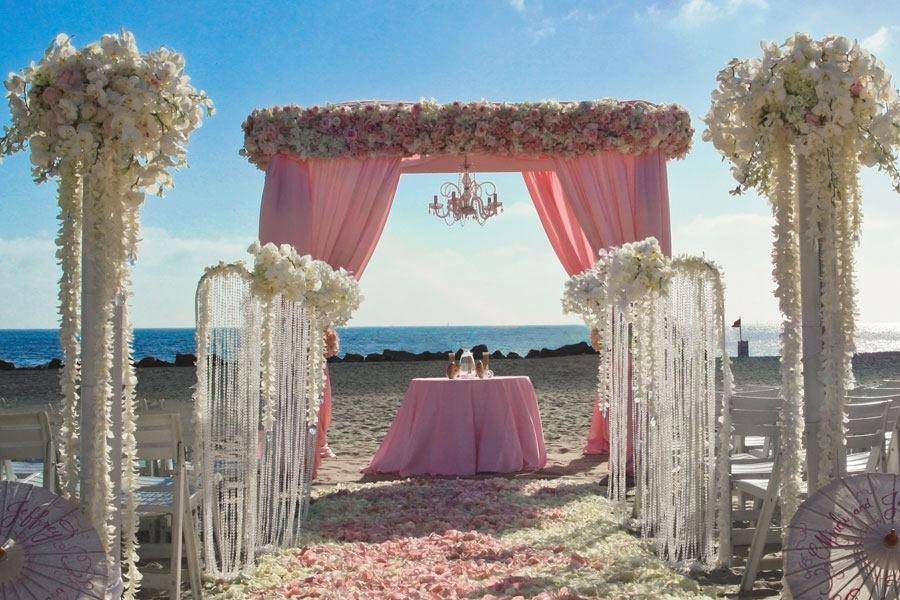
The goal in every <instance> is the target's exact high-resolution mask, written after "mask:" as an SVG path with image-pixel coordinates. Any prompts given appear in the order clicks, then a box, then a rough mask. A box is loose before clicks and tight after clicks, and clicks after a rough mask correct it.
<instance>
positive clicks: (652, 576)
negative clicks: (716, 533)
mask: <svg viewBox="0 0 900 600" xmlns="http://www.w3.org/2000/svg"><path fill="white" fill-rule="evenodd" d="M599 492H600V489H599V488H598V487H597V485H596V484H587V483H565V482H560V481H553V482H548V481H534V480H530V481H526V480H509V479H499V478H498V479H482V480H407V481H402V482H389V483H375V484H351V485H349V486H345V487H340V488H338V489H337V490H336V491H331V492H328V493H323V494H322V495H320V496H319V497H318V498H317V499H316V501H315V502H314V503H313V505H312V507H311V508H310V519H309V528H308V529H307V530H306V531H304V532H303V533H302V536H303V537H302V539H301V540H300V542H301V544H300V547H298V548H294V549H290V550H283V551H280V552H277V553H273V554H268V555H265V556H263V557H261V559H260V560H259V562H258V565H257V567H256V568H255V569H254V570H253V571H251V572H250V573H249V574H248V575H246V576H243V577H242V578H240V579H238V580H235V581H232V582H230V583H218V584H216V585H214V587H213V589H212V590H211V591H210V592H211V593H210V596H211V597H213V598H234V599H241V598H247V599H263V598H333V599H338V598H340V599H342V600H350V599H363V598H365V599H378V598H391V599H394V598H396V599H416V598H421V599H425V598H428V599H431V598H482V599H496V600H499V599H503V598H509V599H514V598H523V599H524V598H536V599H545V600H549V599H558V600H575V599H581V598H700V597H708V596H710V595H712V592H711V591H707V592H706V593H704V591H703V590H701V588H700V587H699V586H698V584H697V583H696V582H694V581H692V580H690V579H687V578H686V577H683V576H681V575H679V574H678V573H676V572H674V571H672V570H671V569H669V568H668V567H666V566H665V565H664V564H663V563H662V562H661V561H660V560H658V559H657V558H655V557H654V556H653V555H652V554H651V553H650V551H649V548H648V547H647V546H645V545H644V543H643V542H641V541H640V540H638V539H637V538H635V537H633V536H631V535H629V534H627V533H625V532H622V531H621V530H619V528H618V520H617V518H616V516H615V508H614V505H613V504H612V503H611V502H610V501H608V500H607V499H605V498H603V497H602V496H601V495H600V494H599Z"/></svg>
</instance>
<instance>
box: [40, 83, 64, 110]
mask: <svg viewBox="0 0 900 600" xmlns="http://www.w3.org/2000/svg"><path fill="white" fill-rule="evenodd" d="M61 98H62V92H61V91H60V90H59V88H57V87H53V86H52V85H51V86H50V87H48V88H47V89H45V90H44V91H43V93H41V99H42V100H43V101H44V102H46V103H47V106H49V107H51V108H52V107H54V106H56V104H57V103H58V102H59V101H60V99H61Z"/></svg>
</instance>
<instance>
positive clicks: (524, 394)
mask: <svg viewBox="0 0 900 600" xmlns="http://www.w3.org/2000/svg"><path fill="white" fill-rule="evenodd" d="M545 464H547V451H546V449H545V448H544V432H543V429H542V427H541V413H540V411H539V410H538V405H537V398H536V397H535V395H534V387H532V385H531V380H530V379H529V378H528V377H494V378H491V379H455V380H449V379H445V378H433V379H413V380H412V382H410V384H409V389H408V390H407V391H406V397H405V398H404V399H403V404H402V405H401V406H400V410H398V411H397V416H396V417H395V418H394V422H393V423H392V424H391V428H390V430H389V431H388V433H387V435H386V436H385V438H384V441H383V442H381V446H380V447H379V448H378V452H376V453H375V457H374V458H373V459H372V462H371V463H369V466H368V467H366V468H365V469H363V472H365V473H399V474H400V475H403V476H406V475H474V474H475V473H483V472H490V473H511V472H514V471H523V470H537V469H540V468H542V467H543V466H544V465H545Z"/></svg>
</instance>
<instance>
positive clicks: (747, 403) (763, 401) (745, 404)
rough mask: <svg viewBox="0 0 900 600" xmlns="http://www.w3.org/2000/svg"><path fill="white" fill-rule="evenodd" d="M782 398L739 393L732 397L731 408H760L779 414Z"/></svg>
mask: <svg viewBox="0 0 900 600" xmlns="http://www.w3.org/2000/svg"><path fill="white" fill-rule="evenodd" d="M781 403H782V399H781V398H779V397H778V396H772V395H759V396H754V395H747V394H737V395H734V396H732V397H731V410H732V411H734V410H759V411H765V412H771V413H775V414H776V415H777V414H778V411H779V410H780V409H781Z"/></svg>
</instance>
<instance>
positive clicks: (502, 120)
mask: <svg viewBox="0 0 900 600" xmlns="http://www.w3.org/2000/svg"><path fill="white" fill-rule="evenodd" d="M243 129H244V148H243V150H241V154H242V155H244V156H246V157H248V158H249V160H250V162H252V163H253V164H255V165H257V166H258V167H260V168H263V169H265V167H266V165H267V163H268V161H269V159H270V158H271V157H273V156H275V155H276V154H289V155H293V156H299V157H301V158H343V157H363V156H414V155H435V154H466V153H483V154H500V155H515V156H546V155H548V154H556V155H559V154H562V155H566V156H573V155H583V154H597V153H599V152H606V151H615V152H621V153H623V154H635V155H638V154H645V153H647V152H652V151H655V150H660V151H662V152H663V153H664V154H665V156H666V158H683V157H684V156H685V155H686V154H687V152H688V151H689V150H690V147H691V140H692V138H693V133H694V130H693V128H692V127H691V117H690V115H689V114H688V112H687V111H686V110H685V109H684V108H682V107H681V106H678V105H677V104H661V105H660V104H652V103H650V102H643V101H618V100H612V99H604V100H593V101H586V102H556V101H550V100H547V101H543V102H523V103H518V104H512V103H501V102H486V101H480V102H468V103H463V102H452V103H449V104H439V103H438V102H435V101H434V100H422V101H420V102H415V103H412V102H408V103H407V102H358V103H351V104H338V105H331V104H329V105H326V106H310V107H301V106H275V107H271V108H263V109H257V110H254V111H253V112H252V113H251V114H250V116H249V117H247V120H246V121H245V122H244V125H243Z"/></svg>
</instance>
